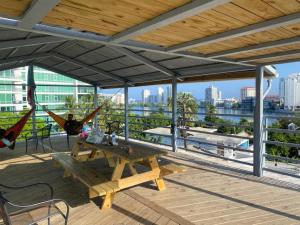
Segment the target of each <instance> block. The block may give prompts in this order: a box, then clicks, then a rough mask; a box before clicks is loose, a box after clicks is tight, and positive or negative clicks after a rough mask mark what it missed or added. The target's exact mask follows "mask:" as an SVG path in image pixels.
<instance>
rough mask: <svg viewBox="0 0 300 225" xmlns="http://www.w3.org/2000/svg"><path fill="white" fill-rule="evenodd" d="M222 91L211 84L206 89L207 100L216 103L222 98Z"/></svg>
mask: <svg viewBox="0 0 300 225" xmlns="http://www.w3.org/2000/svg"><path fill="white" fill-rule="evenodd" d="M220 95H221V91H218V88H217V87H215V86H209V87H208V88H206V89H205V101H206V102H209V103H210V104H212V105H216V103H217V101H218V100H219V99H220V97H221V96H220Z"/></svg>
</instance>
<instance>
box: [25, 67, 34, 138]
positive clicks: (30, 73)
mask: <svg viewBox="0 0 300 225" xmlns="http://www.w3.org/2000/svg"><path fill="white" fill-rule="evenodd" d="M33 70H34V68H33V65H30V66H28V75H27V79H29V80H31V81H34V71H33ZM30 85H34V83H33V82H32V83H31V84H30ZM27 88H33V90H34V89H35V87H27ZM34 92H35V91H32V92H31V93H32V96H31V99H32V100H31V101H32V107H35V96H34V94H35V93H34ZM35 112H36V110H33V112H32V132H33V133H36V113H35Z"/></svg>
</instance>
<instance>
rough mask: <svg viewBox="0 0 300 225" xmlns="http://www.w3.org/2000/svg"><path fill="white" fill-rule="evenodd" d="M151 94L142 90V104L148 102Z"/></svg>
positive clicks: (146, 90)
mask: <svg viewBox="0 0 300 225" xmlns="http://www.w3.org/2000/svg"><path fill="white" fill-rule="evenodd" d="M150 94H151V92H150V90H148V89H143V90H142V102H143V103H144V104H146V103H148V102H149V96H150Z"/></svg>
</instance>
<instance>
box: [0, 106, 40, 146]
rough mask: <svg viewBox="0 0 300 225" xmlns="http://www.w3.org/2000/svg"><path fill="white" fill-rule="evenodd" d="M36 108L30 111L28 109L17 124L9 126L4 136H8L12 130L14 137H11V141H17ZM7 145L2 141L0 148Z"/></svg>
mask: <svg viewBox="0 0 300 225" xmlns="http://www.w3.org/2000/svg"><path fill="white" fill-rule="evenodd" d="M33 110H34V108H32V109H31V110H30V111H28V112H27V113H26V114H25V115H24V116H23V117H22V118H21V119H20V120H19V121H18V122H17V123H16V124H15V125H13V126H12V127H10V128H8V129H7V130H6V131H5V133H4V135H3V137H6V136H7V135H9V134H10V133H11V132H13V133H12V137H11V138H10V140H9V141H10V142H12V141H15V140H16V139H17V137H18V136H19V135H20V133H21V131H22V129H23V128H24V126H25V124H26V122H27V120H28V119H29V117H30V115H31V113H32V112H33ZM4 147H6V145H5V144H4V143H3V142H2V141H0V148H4Z"/></svg>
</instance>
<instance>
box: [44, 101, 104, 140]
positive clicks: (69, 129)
mask: <svg viewBox="0 0 300 225" xmlns="http://www.w3.org/2000/svg"><path fill="white" fill-rule="evenodd" d="M101 108H102V106H99V107H98V108H97V109H95V110H94V111H93V112H91V113H90V114H89V115H87V116H86V117H85V118H84V119H82V120H81V121H77V120H75V119H74V115H73V114H68V118H67V119H64V118H62V117H60V116H59V115H56V114H55V113H53V112H51V111H49V110H48V109H47V108H46V107H45V106H44V107H43V110H44V111H45V112H47V113H48V115H49V116H51V117H52V119H53V120H54V121H55V122H57V124H58V125H59V126H60V127H61V128H63V129H64V130H65V131H66V133H67V134H68V135H77V134H79V133H80V132H81V130H82V127H83V125H84V124H85V123H87V122H88V121H89V120H91V119H93V118H94V117H95V116H96V114H97V112H98V111H99V110H100V109H101Z"/></svg>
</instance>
